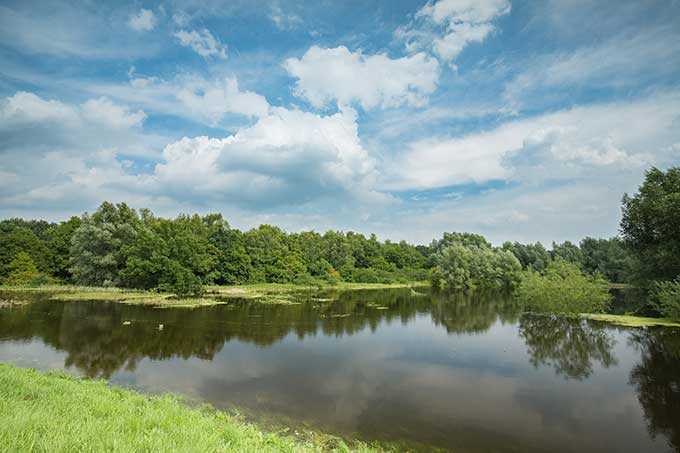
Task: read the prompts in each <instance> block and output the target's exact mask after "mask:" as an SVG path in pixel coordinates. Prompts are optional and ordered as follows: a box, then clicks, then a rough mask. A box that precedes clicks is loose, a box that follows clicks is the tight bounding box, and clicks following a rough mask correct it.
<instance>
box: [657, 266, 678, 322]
mask: <svg viewBox="0 0 680 453" xmlns="http://www.w3.org/2000/svg"><path fill="white" fill-rule="evenodd" d="M654 286H655V287H654V290H653V293H652V305H653V306H654V308H656V310H657V311H658V312H659V313H660V314H661V316H663V317H665V318H671V319H674V320H680V277H678V278H676V279H675V281H672V282H669V281H663V282H655V284H654Z"/></svg>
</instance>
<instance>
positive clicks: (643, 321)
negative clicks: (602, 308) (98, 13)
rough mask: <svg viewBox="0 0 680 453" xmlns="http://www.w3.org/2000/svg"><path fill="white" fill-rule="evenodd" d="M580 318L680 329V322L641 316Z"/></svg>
mask: <svg viewBox="0 0 680 453" xmlns="http://www.w3.org/2000/svg"><path fill="white" fill-rule="evenodd" d="M580 316H581V317H583V318H586V319H592V320H593V321H601V322H607V323H610V324H616V325H618V326H626V327H649V326H662V327H680V322H677V321H673V320H672V319H666V318H645V317H641V316H627V315H608V314H604V313H582V314H581V315H580Z"/></svg>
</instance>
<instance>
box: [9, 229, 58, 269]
mask: <svg viewBox="0 0 680 453" xmlns="http://www.w3.org/2000/svg"><path fill="white" fill-rule="evenodd" d="M19 220H20V219H11V220H8V221H2V222H0V277H6V276H7V275H8V274H9V269H8V268H7V266H8V265H9V263H10V262H11V261H12V260H13V259H14V257H16V255H17V253H19V252H25V253H27V254H28V255H29V256H30V257H31V259H32V260H33V262H34V263H35V265H36V267H37V268H38V270H39V271H40V272H44V273H47V272H49V270H50V250H49V248H48V247H47V245H46V244H45V242H43V241H42V240H41V239H40V238H39V237H38V236H37V235H36V234H35V233H34V232H33V230H32V229H31V228H28V226H26V223H25V222H23V221H19Z"/></svg>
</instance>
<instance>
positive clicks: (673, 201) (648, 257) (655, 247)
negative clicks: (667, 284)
mask: <svg viewBox="0 0 680 453" xmlns="http://www.w3.org/2000/svg"><path fill="white" fill-rule="evenodd" d="M622 211H623V216H622V219H621V232H622V235H623V239H624V240H625V241H626V243H627V244H628V246H629V247H630V248H631V250H632V251H633V253H634V255H635V256H636V258H637V260H638V261H639V269H638V273H639V277H641V278H643V279H647V280H673V279H675V278H676V277H677V276H678V275H680V227H678V225H680V167H673V168H670V169H668V170H667V171H666V172H664V171H662V170H659V169H657V168H651V169H650V170H648V171H647V173H646V175H645V180H644V182H643V183H642V185H641V186H640V187H639V189H638V192H637V193H636V194H635V195H633V196H632V197H631V196H628V195H627V194H626V195H624V196H623V206H622Z"/></svg>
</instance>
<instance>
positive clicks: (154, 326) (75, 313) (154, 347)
mask: <svg viewBox="0 0 680 453" xmlns="http://www.w3.org/2000/svg"><path fill="white" fill-rule="evenodd" d="M419 291H420V293H416V292H414V291H412V290H411V289H409V288H405V289H393V290H379V291H347V292H343V293H339V294H338V293H334V294H328V293H322V294H314V295H310V294H306V295H301V300H306V302H304V303H300V304H294V305H276V304H274V305H271V304H260V303H253V302H252V301H239V300H234V301H231V302H230V303H229V304H228V305H218V306H215V307H206V308H200V309H193V310H192V309H181V308H173V309H155V308H149V307H143V306H134V305H123V304H117V303H105V302H88V301H78V302H68V303H59V302H54V301H42V302H41V301H38V302H35V303H32V304H29V305H26V306H22V307H19V308H17V309H12V310H0V339H12V340H16V339H30V338H32V337H39V338H41V339H42V340H43V341H44V342H45V343H47V344H49V345H51V346H53V347H54V348H55V349H57V350H63V351H66V352H67V358H66V363H65V365H66V366H67V367H72V366H74V367H76V368H78V369H79V370H80V371H81V372H82V373H83V374H85V375H87V376H90V377H104V378H108V377H110V376H111V375H112V374H113V373H114V372H116V371H117V370H121V369H127V370H130V371H133V370H134V369H135V368H136V366H137V365H138V363H139V362H140V361H141V360H143V359H145V358H149V359H154V360H164V359H169V358H184V359H188V358H190V357H198V358H202V359H207V360H209V359H212V358H213V356H214V355H215V354H216V353H218V352H219V351H220V350H221V349H222V347H223V346H224V344H225V343H226V342H228V341H232V340H238V341H242V342H248V343H252V344H255V345H257V346H261V347H267V346H270V345H272V344H274V343H276V342H278V341H281V340H282V339H283V338H284V337H286V336H287V335H289V334H293V335H296V336H297V337H298V338H304V337H305V336H307V335H317V334H319V333H322V334H323V335H325V336H342V335H353V334H355V333H357V332H360V331H362V330H364V329H367V328H368V329H371V330H372V331H375V329H377V327H378V325H379V324H380V323H383V322H385V323H392V322H400V323H407V322H409V321H411V320H413V319H414V318H415V317H416V316H417V315H419V314H420V315H430V316H431V317H432V319H433V321H434V323H435V325H437V326H443V327H445V328H446V329H447V332H449V333H478V332H483V331H485V330H487V329H489V327H491V325H492V324H493V323H494V322H495V321H496V320H497V319H500V320H502V321H514V320H516V317H517V316H516V314H515V313H516V311H515V310H512V308H508V305H507V301H506V300H504V299H503V298H502V297H498V296H489V295H476V296H463V295H453V296H452V295H443V294H430V293H429V291H428V290H427V289H426V288H425V289H419ZM127 321H130V324H124V323H125V322H127ZM160 324H163V326H164V327H163V329H162V330H159V329H158V326H159V325H160Z"/></svg>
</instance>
